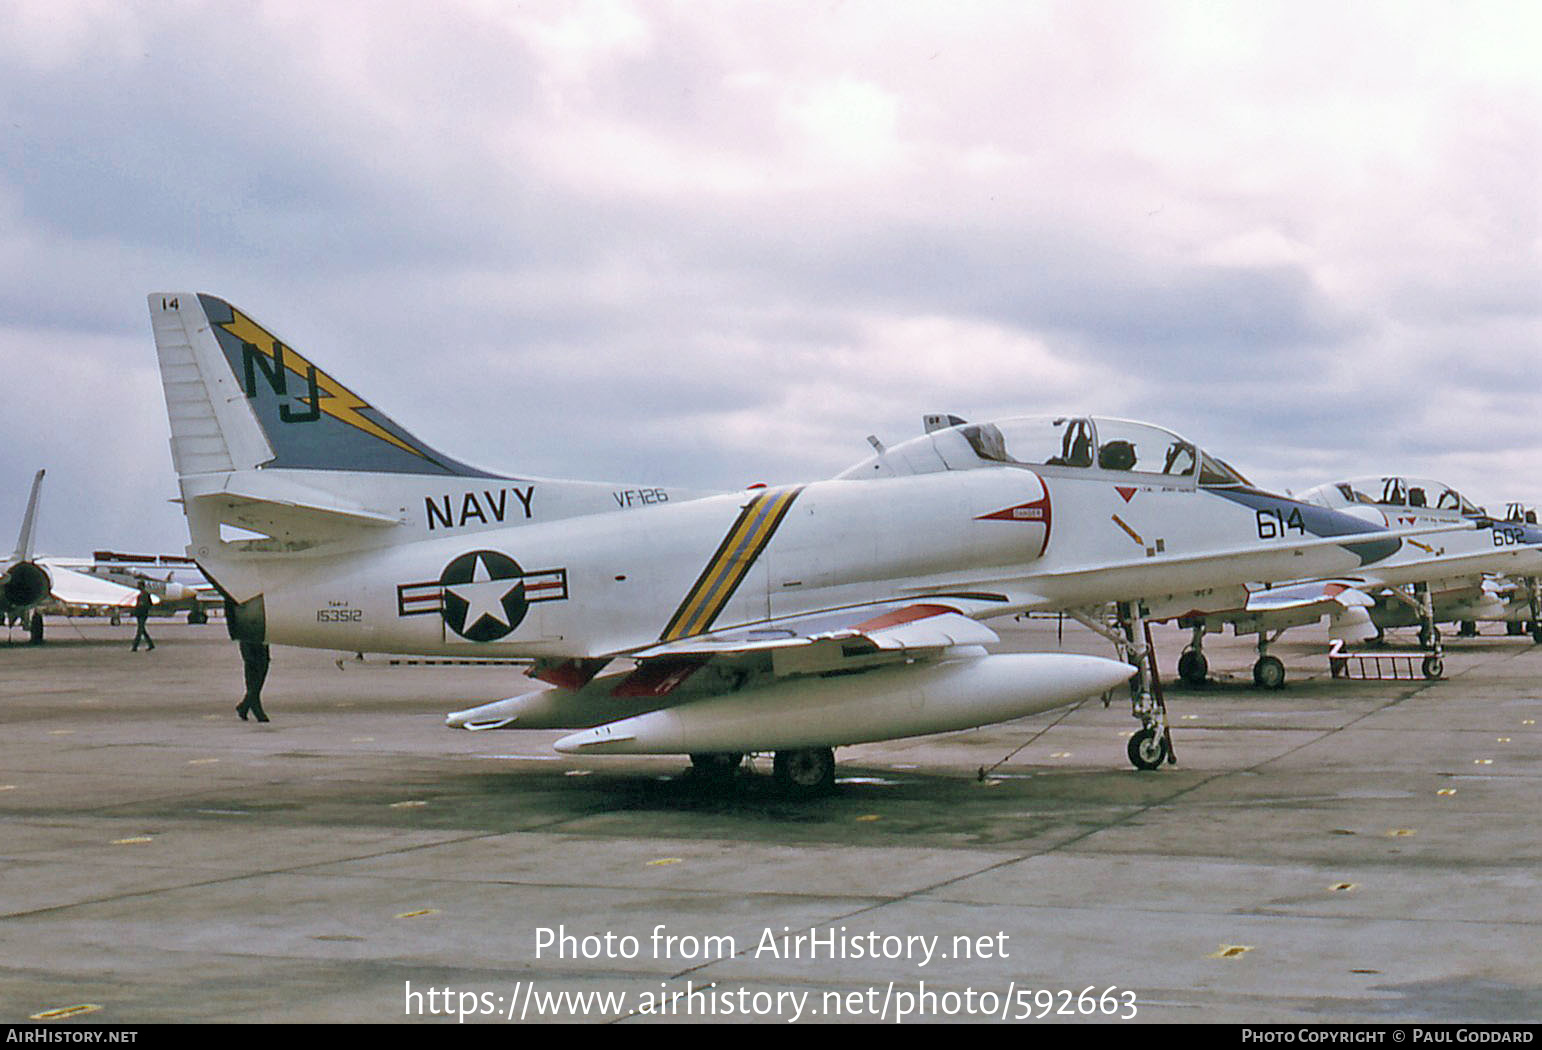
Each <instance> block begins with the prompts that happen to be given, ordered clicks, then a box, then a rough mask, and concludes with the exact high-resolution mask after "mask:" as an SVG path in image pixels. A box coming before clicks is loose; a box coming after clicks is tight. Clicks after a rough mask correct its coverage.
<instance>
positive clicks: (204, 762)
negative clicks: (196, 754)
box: [187, 758, 219, 766]
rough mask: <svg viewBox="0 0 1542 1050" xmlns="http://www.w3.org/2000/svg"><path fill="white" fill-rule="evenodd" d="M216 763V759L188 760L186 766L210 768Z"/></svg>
mask: <svg viewBox="0 0 1542 1050" xmlns="http://www.w3.org/2000/svg"><path fill="white" fill-rule="evenodd" d="M218 761H219V759H217V758H190V759H188V760H187V764H188V765H190V766H212V765H214V763H216V762H218Z"/></svg>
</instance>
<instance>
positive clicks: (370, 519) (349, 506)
mask: <svg viewBox="0 0 1542 1050" xmlns="http://www.w3.org/2000/svg"><path fill="white" fill-rule="evenodd" d="M189 498H190V500H192V501H203V500H213V501H219V502H222V503H224V504H226V505H228V506H231V507H242V506H247V507H250V506H252V505H259V506H261V507H262V508H264V509H265V511H266V512H267V513H268V514H270V515H271V514H276V515H278V516H280V517H282V516H284V515H286V514H287V515H292V516H305V517H316V516H320V517H324V518H333V519H337V520H338V521H340V522H342V523H346V524H350V525H372V526H376V527H386V526H390V525H399V524H401V519H400V517H398V516H396V515H391V514H382V513H380V512H379V511H376V510H371V509H370V508H368V507H365V506H363V505H361V504H358V503H353V502H351V501H349V500H345V499H342V498H341V497H339V496H337V495H336V494H334V493H330V492H322V491H321V490H319V489H313V488H310V487H309V486H306V485H302V484H300V483H298V482H296V481H294V480H292V479H290V478H286V477H282V476H275V475H272V474H262V473H259V472H257V471H242V472H240V473H237V474H231V475H228V476H226V478H225V479H224V483H223V484H222V485H221V486H220V487H219V488H218V489H216V490H214V491H211V492H190V494H189Z"/></svg>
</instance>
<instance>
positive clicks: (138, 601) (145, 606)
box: [129, 580, 155, 653]
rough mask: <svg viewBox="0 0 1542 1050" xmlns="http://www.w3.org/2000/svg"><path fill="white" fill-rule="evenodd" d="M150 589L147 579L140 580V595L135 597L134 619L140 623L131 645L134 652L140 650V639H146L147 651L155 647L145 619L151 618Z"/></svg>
mask: <svg viewBox="0 0 1542 1050" xmlns="http://www.w3.org/2000/svg"><path fill="white" fill-rule="evenodd" d="M150 601H151V599H150V591H149V588H147V587H146V586H145V581H144V580H140V581H139V597H138V598H135V599H134V620H135V622H137V623H138V624H139V628H138V630H136V631H135V632H134V644H133V645H131V646H129V648H130V649H132V650H133V651H134V652H136V653H137V652H139V641H140V639H141V638H142V639H144V643H145V652H149V651H150V650H151V649H154V648H155V642H153V641H151V639H150V632H149V631H147V630H145V621H146V620H147V619H149V618H150Z"/></svg>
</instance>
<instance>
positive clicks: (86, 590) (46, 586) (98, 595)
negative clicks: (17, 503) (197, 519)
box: [0, 470, 138, 642]
mask: <svg viewBox="0 0 1542 1050" xmlns="http://www.w3.org/2000/svg"><path fill="white" fill-rule="evenodd" d="M44 473H45V472H44V471H41V470H40V471H38V472H37V475H36V476H35V477H33V479H32V491H31V493H30V494H29V495H28V497H27V509H26V512H25V513H24V514H23V515H22V519H21V533H20V535H18V536H17V538H16V549H15V550H14V551H12V552H11V556H10V557H9V558H8V559H7V560H6V562H5V567H4V571H3V573H0V618H3V620H4V622H5V623H7V624H10V623H12V622H14V621H17V620H22V621H28V622H29V627H30V631H31V638H32V641H33V642H41V641H42V640H43V615H42V611H41V608H40V607H41V606H43V605H44V604H45V603H48V602H50V601H52V602H57V603H59V604H60V605H61V606H69V607H85V608H90V609H110V608H119V609H129V608H132V607H133V605H134V602H135V600H136V599H137V597H138V588H137V587H125V586H123V585H122V584H118V583H113V582H111V581H108V580H103V579H98V578H97V577H95V576H92V575H89V574H87V573H84V572H79V571H77V570H76V569H74V568H71V567H70V566H69V565H67V564H63V561H64V560H63V559H53V558H36V557H34V555H33V551H32V547H33V538H34V532H35V530H36V527H37V514H38V503H39V500H40V498H41V495H42V490H43V474H44Z"/></svg>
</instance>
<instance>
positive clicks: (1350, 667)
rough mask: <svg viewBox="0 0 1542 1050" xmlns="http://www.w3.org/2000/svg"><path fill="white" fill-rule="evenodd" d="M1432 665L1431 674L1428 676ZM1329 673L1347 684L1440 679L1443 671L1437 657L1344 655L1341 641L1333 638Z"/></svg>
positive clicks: (1435, 655)
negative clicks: (1344, 680) (1432, 663)
mask: <svg viewBox="0 0 1542 1050" xmlns="http://www.w3.org/2000/svg"><path fill="white" fill-rule="evenodd" d="M1415 661H1418V664H1417V665H1416V664H1415ZM1431 661H1433V662H1434V664H1435V667H1434V673H1433V674H1431V673H1429V670H1430V663H1431ZM1328 670H1329V671H1330V672H1332V674H1333V677H1334V678H1344V679H1348V680H1350V681H1366V682H1417V681H1419V680H1420V679H1425V678H1439V677H1440V672H1441V670H1443V668H1442V667H1441V660H1440V656H1439V654H1437V653H1385V654H1383V653H1346V652H1344V641H1343V639H1341V638H1336V639H1334V641H1333V644H1332V645H1330V646H1328Z"/></svg>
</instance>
